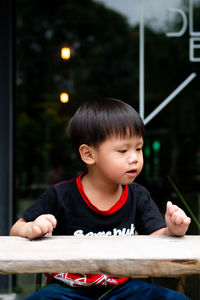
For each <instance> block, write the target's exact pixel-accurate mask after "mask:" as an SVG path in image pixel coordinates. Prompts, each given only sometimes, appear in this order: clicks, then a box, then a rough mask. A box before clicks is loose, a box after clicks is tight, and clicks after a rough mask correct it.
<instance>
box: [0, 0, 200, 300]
mask: <svg viewBox="0 0 200 300" xmlns="http://www.w3.org/2000/svg"><path fill="white" fill-rule="evenodd" d="M0 24H1V26H0V34H1V35H0V36H1V38H0V43H1V44H0V45H1V47H0V54H1V55H0V66H1V67H0V140H1V147H0V188H1V198H0V204H1V208H0V235H8V232H9V229H10V227H11V225H12V224H13V222H15V221H16V220H17V219H18V218H19V217H20V216H21V213H22V211H24V209H26V208H27V207H28V206H30V204H31V203H32V202H33V201H34V200H35V199H36V198H37V197H38V196H39V195H40V194H41V193H42V192H43V191H44V189H45V188H46V187H47V186H48V185H51V184H54V183H56V182H58V181H62V180H65V179H69V178H72V177H74V176H76V175H78V174H80V172H82V171H83V170H84V166H83V165H82V163H81V161H80V159H79V158H78V157H77V156H76V154H75V152H74V150H73V148H72V145H71V143H70V141H69V137H68V135H67V130H66V128H67V124H68V120H69V119H70V117H71V116H72V114H73V113H74V112H75V110H76V109H77V108H78V107H79V106H80V105H81V104H82V103H84V102H85V101H89V100H91V99H94V98H96V97H98V98H99V97H112V98H117V99H121V100H123V101H125V102H127V103H129V104H130V105H131V106H133V107H134V108H135V109H136V110H137V111H139V112H140V115H141V116H142V118H143V119H144V122H145V125H146V136H145V144H144V160H145V164H144V169H143V172H142V174H141V175H140V177H139V178H138V179H137V182H139V183H141V184H143V185H145V186H146V187H147V188H148V189H149V190H150V192H151V195H152V197H153V199H154V200H155V201H156V203H157V205H158V206H159V208H160V209H161V211H162V212H163V213H164V211H165V205H166V202H167V201H168V200H171V201H172V202H173V203H175V204H177V205H179V206H181V207H182V208H183V209H184V210H185V211H186V212H187V214H188V215H189V216H190V217H192V224H191V226H190V229H189V232H188V233H189V234H199V233H200V188H199V186H200V137H199V130H200V122H199V113H200V103H199V99H200V89H199V79H200V77H199V66H200V1H199V0H198V1H195V0H81V1H80V0H79V1H78V0H63V1H61V0H58V1H52V0H48V1H47V0H43V1H39V0H29V1H26V0H1V3H0ZM180 194H181V195H182V197H180ZM33 276H34V275H15V276H0V293H1V292H2V293H9V292H13V291H14V292H15V293H16V294H17V296H16V297H18V298H15V299H24V297H25V295H28V294H30V293H32V292H33V291H34V284H33V282H34V280H33ZM161 281H162V280H161ZM164 281H165V282H168V281H167V280H164ZM199 282H200V280H199V276H192V277H188V278H187V279H186V280H184V289H185V291H186V292H187V294H188V295H189V296H190V297H192V299H199V298H200V288H199ZM162 284H163V282H162ZM169 285H170V286H171V287H174V286H175V285H177V282H176V281H173V280H171V281H170V282H169ZM1 299H4V298H1ZM5 299H9V298H5ZM13 299H14V298H13Z"/></svg>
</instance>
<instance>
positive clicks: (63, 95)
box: [60, 93, 69, 103]
mask: <svg viewBox="0 0 200 300" xmlns="http://www.w3.org/2000/svg"><path fill="white" fill-rule="evenodd" d="M68 101H69V94H68V93H61V94H60V102H62V103H67V102H68Z"/></svg>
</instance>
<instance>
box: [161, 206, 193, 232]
mask: <svg viewBox="0 0 200 300" xmlns="http://www.w3.org/2000/svg"><path fill="white" fill-rule="evenodd" d="M165 222H166V225H167V229H168V231H169V235H177V236H183V235H185V233H186V231H187V229H188V227H189V225H190V222H191V219H190V218H188V217H187V216H186V214H185V213H184V211H183V210H182V209H181V208H179V207H178V206H176V205H173V204H172V203H171V202H170V201H168V202H167V209H166V213H165Z"/></svg>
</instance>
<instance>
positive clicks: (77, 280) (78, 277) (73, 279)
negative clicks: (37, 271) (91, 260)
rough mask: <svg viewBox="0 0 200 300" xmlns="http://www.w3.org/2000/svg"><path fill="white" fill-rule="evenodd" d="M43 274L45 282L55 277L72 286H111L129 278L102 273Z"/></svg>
mask: <svg viewBox="0 0 200 300" xmlns="http://www.w3.org/2000/svg"><path fill="white" fill-rule="evenodd" d="M45 275H46V276H47V281H46V283H47V284H48V283H50V282H52V281H53V280H54V279H56V280H58V281H61V282H62V283H64V284H67V285H68V286H72V287H78V286H94V285H95V286H96V285H101V286H105V287H107V286H108V287H112V286H116V285H120V284H122V283H124V282H125V281H127V280H128V279H129V278H128V277H123V278H115V277H109V276H107V275H102V274H78V273H45Z"/></svg>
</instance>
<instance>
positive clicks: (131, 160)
mask: <svg viewBox="0 0 200 300" xmlns="http://www.w3.org/2000/svg"><path fill="white" fill-rule="evenodd" d="M137 161H138V157H137V154H136V153H131V154H130V156H129V158H128V163H129V164H133V163H137Z"/></svg>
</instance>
